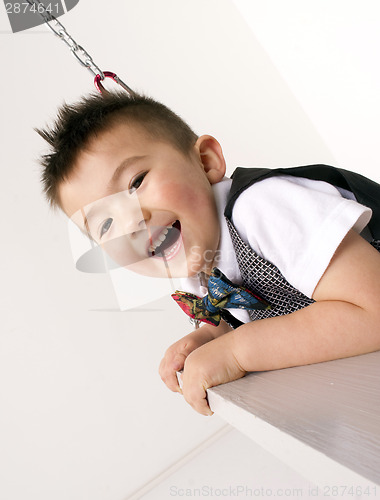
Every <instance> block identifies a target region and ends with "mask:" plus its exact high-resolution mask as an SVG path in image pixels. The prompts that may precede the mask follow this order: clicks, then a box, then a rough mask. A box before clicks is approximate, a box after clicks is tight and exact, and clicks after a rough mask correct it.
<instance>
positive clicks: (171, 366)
mask: <svg viewBox="0 0 380 500" xmlns="http://www.w3.org/2000/svg"><path fill="white" fill-rule="evenodd" d="M230 330H231V328H230V327H229V326H228V325H227V324H226V323H224V322H221V323H220V325H219V326H217V327H214V326H210V325H203V326H201V327H200V328H198V329H197V330H195V331H194V332H192V333H190V334H189V335H186V337H183V338H182V339H180V340H178V341H177V342H175V343H174V344H173V345H171V346H170V347H169V349H168V350H167V351H166V352H165V356H164V357H163V359H162V361H161V363H160V367H159V370H158V371H159V374H160V377H161V379H162V380H163V382H165V384H166V385H167V386H168V388H169V389H170V390H171V391H174V392H180V393H182V391H181V389H180V387H179V385H178V380H177V375H176V372H178V371H180V370H183V367H184V364H185V361H186V358H187V357H188V356H189V354H190V353H192V352H193V351H194V350H196V349H198V348H199V347H200V346H203V345H204V344H206V343H207V342H210V341H211V340H213V339H215V338H216V337H218V336H220V335H223V334H224V333H226V332H228V331H230Z"/></svg>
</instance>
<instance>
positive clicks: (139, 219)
mask: <svg viewBox="0 0 380 500" xmlns="http://www.w3.org/2000/svg"><path fill="white" fill-rule="evenodd" d="M136 212H137V213H135V214H133V215H132V214H130V218H129V220H126V222H125V224H124V234H132V235H133V234H134V233H136V232H138V231H141V230H143V229H146V224H147V222H148V221H149V219H150V214H149V212H148V211H146V210H138V211H136Z"/></svg>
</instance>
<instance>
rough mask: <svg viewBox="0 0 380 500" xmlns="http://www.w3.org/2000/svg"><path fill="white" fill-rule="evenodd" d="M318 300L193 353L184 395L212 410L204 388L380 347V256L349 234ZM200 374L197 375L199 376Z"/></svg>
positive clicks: (205, 411)
mask: <svg viewBox="0 0 380 500" xmlns="http://www.w3.org/2000/svg"><path fill="white" fill-rule="evenodd" d="M313 298H314V299H315V300H316V302H315V303H314V304H311V305H310V306H308V307H306V308H304V309H301V310H299V311H296V312H294V313H292V314H289V315H286V316H278V317H274V318H268V319H263V320H259V321H254V322H251V323H247V324H245V325H242V326H241V327H239V328H237V329H236V330H235V331H234V332H231V333H227V334H226V335H224V336H223V337H221V338H219V339H215V340H214V341H212V342H210V343H209V344H207V345H206V346H203V347H201V348H199V349H198V350H197V351H194V353H192V354H191V355H190V356H189V357H188V358H187V360H186V363H185V370H184V373H183V377H182V380H183V388H182V390H183V394H184V396H185V398H186V400H187V401H188V402H189V403H190V404H191V405H192V406H193V407H194V409H196V410H197V411H199V412H200V413H203V414H205V415H209V414H211V413H212V412H211V411H210V409H209V408H208V405H207V401H206V393H205V390H206V389H207V388H209V387H212V386H214V385H218V384H221V383H225V382H228V381H230V380H235V379H237V378H240V377H242V376H244V374H245V373H246V372H247V371H264V370H274V369H279V368H286V367H290V366H297V365H305V364H310V363H317V362H321V361H328V360H332V359H337V358H344V357H349V356H355V355H357V354H364V353H367V352H372V351H376V350H378V349H380V253H379V252H378V251H377V250H375V249H374V248H373V247H372V246H371V245H370V244H369V243H367V242H366V241H365V240H364V239H363V238H362V237H361V236H359V235H357V234H356V233H355V232H353V231H350V232H349V233H348V235H347V236H346V238H345V239H344V240H343V242H342V243H341V245H340V246H339V248H338V250H337V252H336V254H335V255H334V257H333V259H332V260H331V262H330V265H329V267H328V268H327V270H326V272H325V273H324V275H323V277H322V278H321V280H320V282H319V283H318V285H317V287H316V289H315V291H314V294H313ZM197 372H198V374H197Z"/></svg>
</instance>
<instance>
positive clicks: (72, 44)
mask: <svg viewBox="0 0 380 500" xmlns="http://www.w3.org/2000/svg"><path fill="white" fill-rule="evenodd" d="M27 2H28V3H29V4H30V5H32V6H33V5H34V6H35V7H37V8H36V12H38V14H39V15H40V16H41V17H42V19H43V20H44V22H45V24H46V25H47V26H48V27H49V28H50V29H51V31H52V32H53V33H54V34H55V35H56V36H58V37H59V38H60V39H61V40H62V41H63V42H65V44H66V45H67V46H68V47H69V48H70V50H71V52H72V54H73V55H74V56H75V57H76V59H77V60H78V61H79V62H80V64H81V65H82V66H84V67H85V68H87V69H88V70H89V71H91V73H92V74H93V75H95V77H96V76H98V75H99V76H100V79H101V80H104V78H105V75H104V73H103V71H102V70H101V69H100V68H99V66H97V65H96V64H95V63H94V61H93V59H92V57H91V56H90V54H89V53H88V52H87V51H86V50H84V48H83V47H82V46H81V45H79V44H78V43H77V42H76V41H75V40H74V38H73V37H72V36H71V35H70V34H69V33H68V32H67V31H66V28H65V27H64V26H63V24H61V23H60V22H59V21H58V19H56V18H55V17H54V16H53V14H52V13H51V12H49V11H48V10H46V8H45V6H44V4H43V3H41V2H40V1H39V0H27Z"/></svg>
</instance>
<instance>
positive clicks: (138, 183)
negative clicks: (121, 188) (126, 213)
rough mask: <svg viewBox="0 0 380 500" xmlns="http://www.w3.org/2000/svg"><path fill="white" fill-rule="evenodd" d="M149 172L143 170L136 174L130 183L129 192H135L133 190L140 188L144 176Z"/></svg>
mask: <svg viewBox="0 0 380 500" xmlns="http://www.w3.org/2000/svg"><path fill="white" fill-rule="evenodd" d="M146 174H147V172H142V173H141V174H138V175H136V177H134V178H133V179H132V180H131V182H130V184H129V192H130V193H133V191H136V189H138V188H139V187H140V186H141V184H142V181H143V180H144V177H145V176H146Z"/></svg>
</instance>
